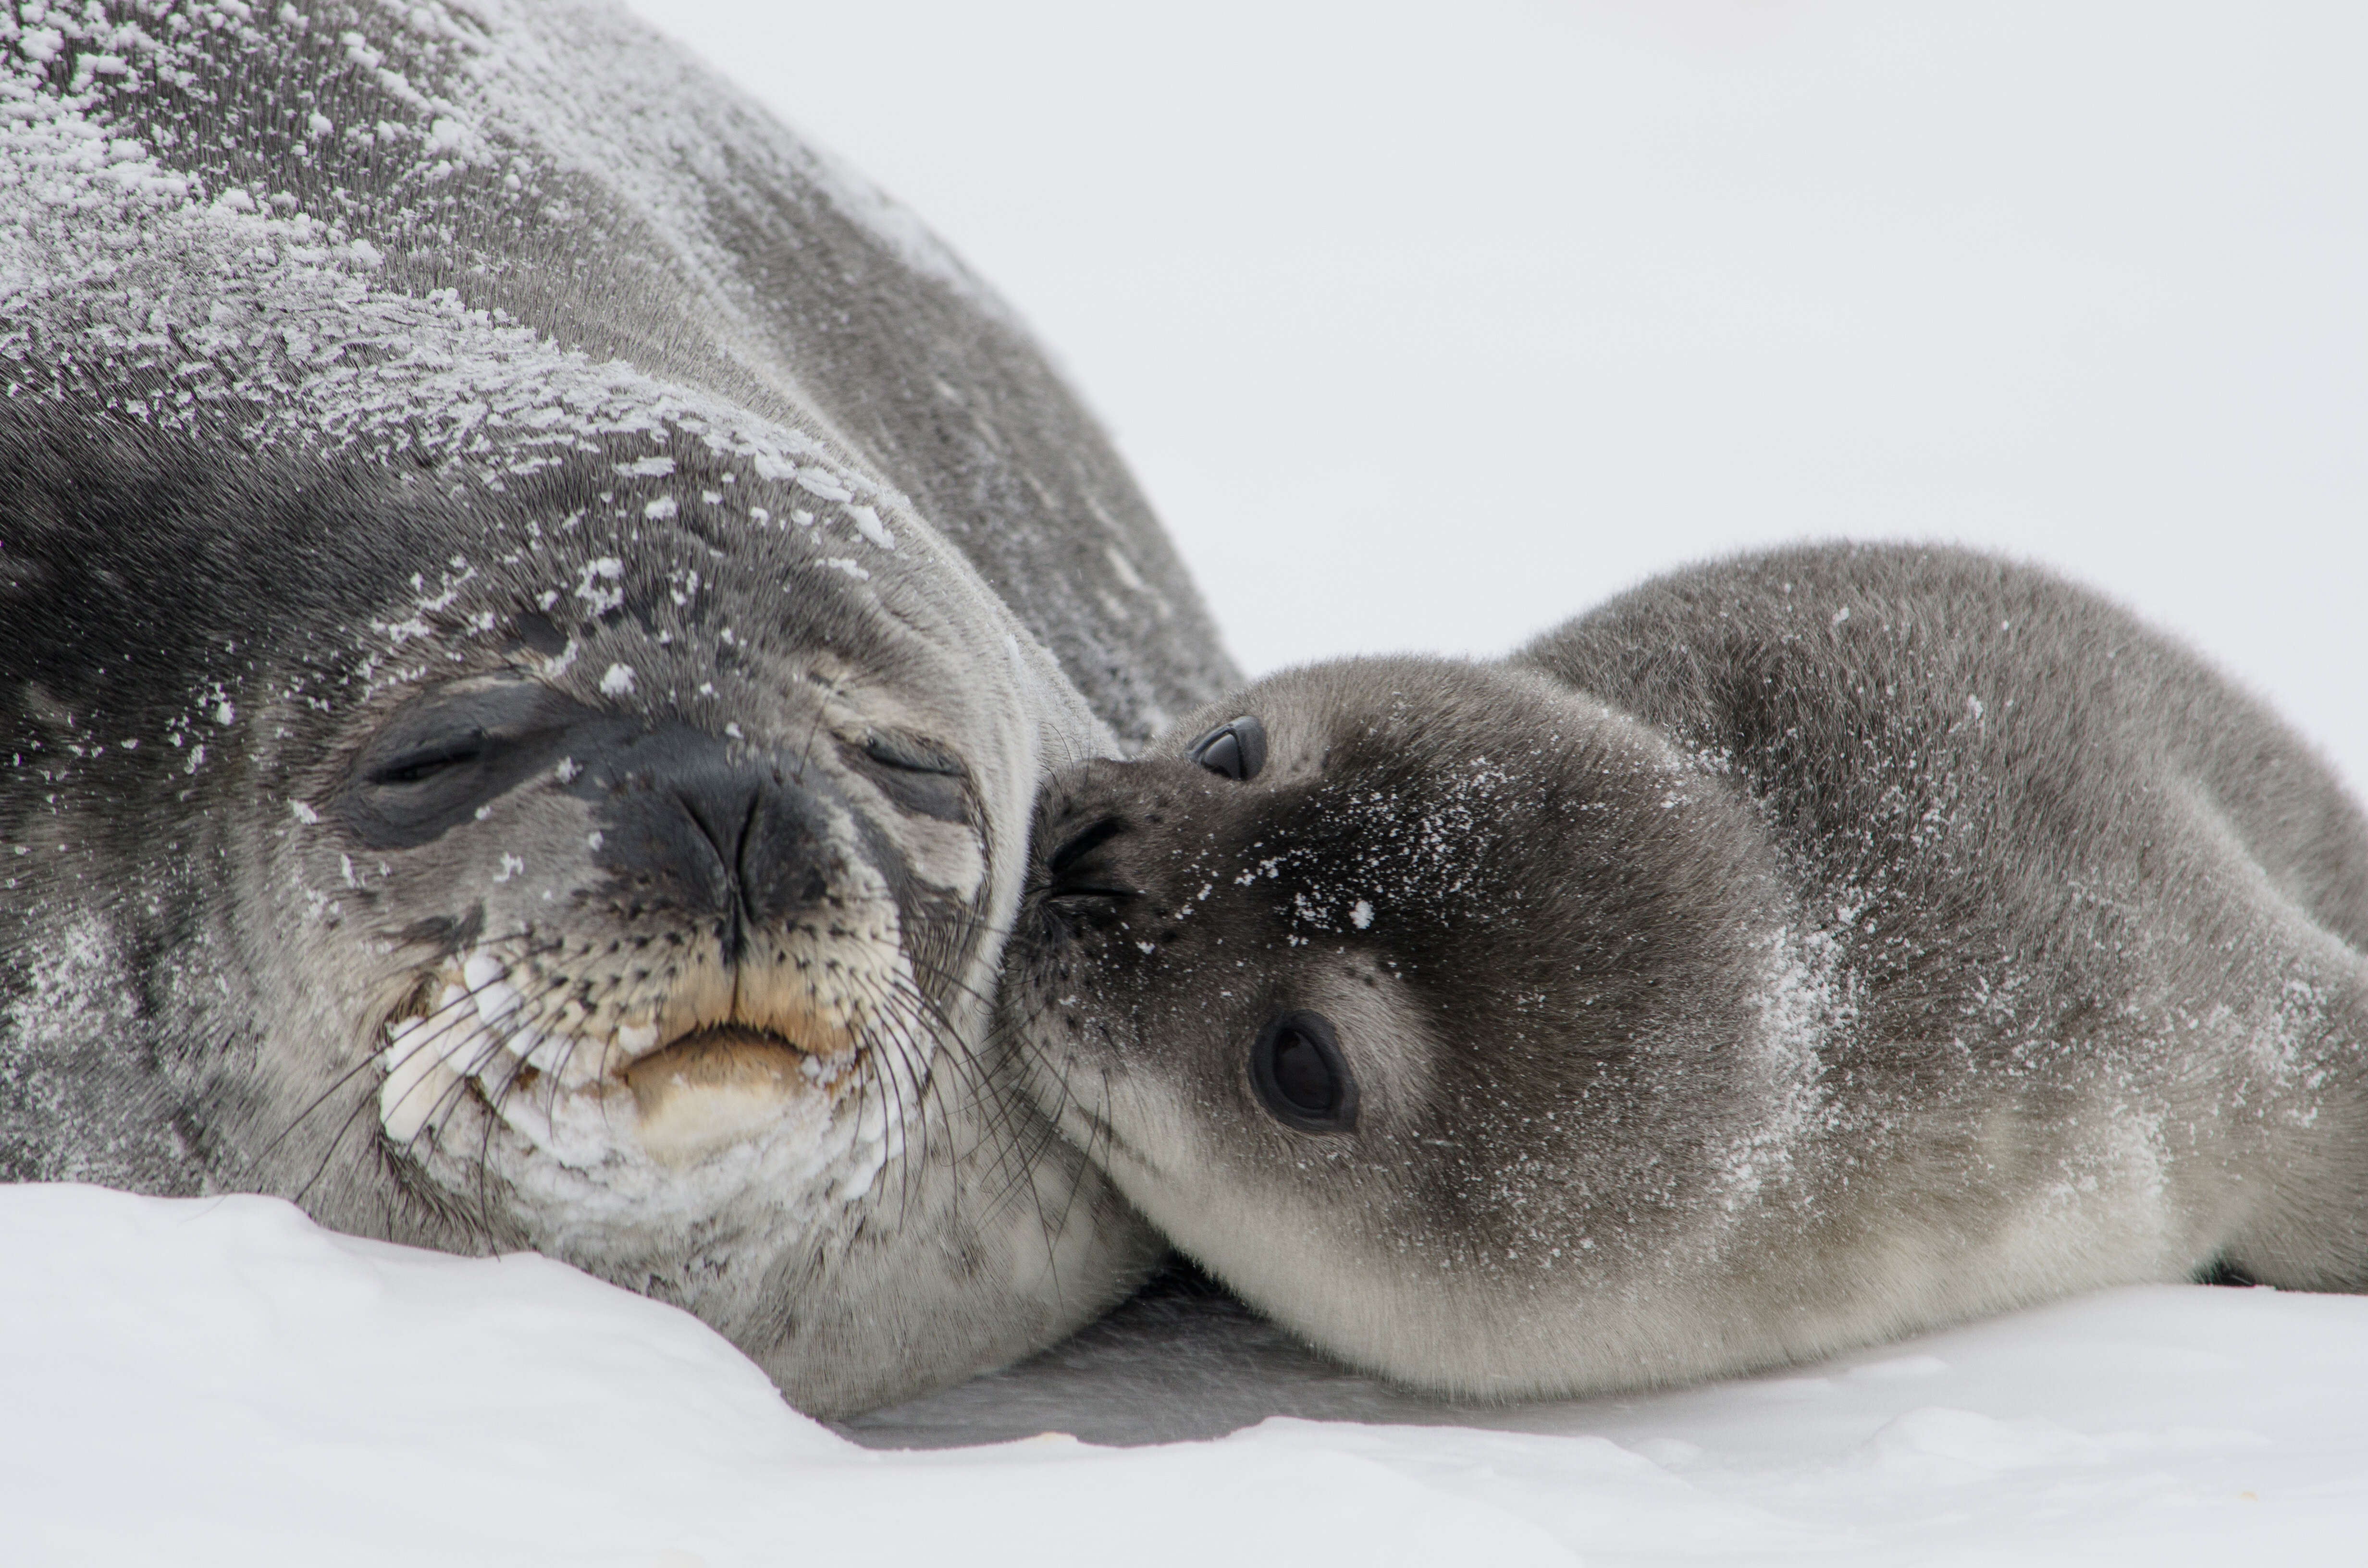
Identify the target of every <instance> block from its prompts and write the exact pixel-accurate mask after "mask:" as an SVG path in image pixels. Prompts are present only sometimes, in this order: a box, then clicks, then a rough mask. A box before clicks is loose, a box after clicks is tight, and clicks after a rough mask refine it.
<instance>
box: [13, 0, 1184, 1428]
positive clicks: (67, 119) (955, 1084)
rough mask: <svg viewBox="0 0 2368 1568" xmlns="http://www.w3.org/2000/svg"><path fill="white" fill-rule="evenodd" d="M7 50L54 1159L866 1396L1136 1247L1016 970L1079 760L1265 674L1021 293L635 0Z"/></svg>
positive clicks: (23, 600) (24, 841)
mask: <svg viewBox="0 0 2368 1568" xmlns="http://www.w3.org/2000/svg"><path fill="white" fill-rule="evenodd" d="M10 36H11V37H12V38H15V39H16V40H17V42H16V43H15V44H14V45H13V46H12V47H11V48H10V49H9V50H8V51H6V53H5V56H0V73H5V74H6V89H7V92H8V94H9V95H10V96H9V98H8V105H9V114H8V116H7V118H6V119H5V120H0V158H5V160H6V165H7V167H8V177H7V179H6V181H0V380H5V381H6V389H5V390H6V398H5V400H0V473H5V475H6V481H5V483H0V624H5V625H6V629H7V632H6V639H5V641H0V1176H6V1177H7V1178H9V1179H17V1180H24V1179H78V1180H90V1181H102V1182H108V1183H112V1184H116V1185H120V1186H125V1187H134V1188H139V1189H142V1190H146V1191H153V1192H168V1193H187V1192H203V1191H222V1190H253V1191H260V1192H268V1193H278V1194H281V1195H284V1196H287V1197H290V1198H293V1199H297V1200H298V1201H300V1202H301V1203H302V1204H303V1205H304V1206H305V1208H306V1209H307V1210H310V1211H311V1212H312V1213H313V1214H314V1215H315V1216H317V1217H319V1218H320V1219H322V1220H324V1221H326V1222H328V1223H330V1224H333V1225H336V1226H339V1227H342V1228H345V1229H347V1230H351V1231H355V1232H359V1233H368V1234H372V1235H381V1236H387V1237H392V1238H393V1239H396V1240H401V1241H405V1242H413V1243H418V1244H427V1245H431V1246H438V1247H447V1248H453V1249H458V1250H478V1249H483V1248H488V1247H503V1248H508V1247H518V1246H531V1247H535V1248H539V1249H541V1250H544V1251H547V1252H550V1253H552V1254H553V1255H555V1256H561V1257H564V1258H566V1259H569V1260H571V1261H573V1262H575V1263H578V1264H580V1265H582V1266H583V1267H586V1268H589V1269H592V1270H594V1271H596V1272H598V1273H600V1274H602V1275H605V1276H606V1277H608V1278H611V1279H615V1280H617V1281H619V1282H620V1283H623V1284H626V1285H629V1286H631V1287H632V1288H634V1289H636V1290H645V1291H649V1292H651V1293H653V1294H655V1295H658V1296H661V1297H664V1298H666V1299H667V1300H671V1301H677V1302H679V1303H681V1304H683V1305H685V1306H687V1307H689V1308H690V1309H692V1310H693V1311H696V1312H699V1313H700V1314H701V1315H702V1316H704V1317H706V1318H707V1319H708V1320H709V1321H710V1322H712V1323H713V1324H715V1325H716V1326H717V1327H719V1328H721V1329H722V1330H723V1331H724V1332H725V1333H726V1334H728V1335H731V1336H732V1337H733V1338H734V1340H735V1341H736V1342H737V1343H739V1344H740V1345H741V1346H743V1347H744V1348H745V1349H746V1350H747V1351H748V1352H749V1353H750V1354H751V1355H752V1356H754V1357H756V1358H757V1360H758V1361H760V1362H761V1363H762V1364H763V1365H764V1366H765V1367H766V1368H767V1369H768V1370H769V1371H770V1372H771V1373H772V1374H773V1376H774V1377H775V1378H776V1379H777V1380H778V1381H780V1384H781V1386H782V1387H783V1388H784V1389H785V1390H786V1391H787V1392H789V1393H790V1394H791V1397H792V1398H793V1399H795V1400H796V1401H797V1402H798V1403H800V1404H802V1405H803V1406H804V1407H805V1408H807V1409H809V1410H813V1411H816V1412H818V1413H834V1412H843V1411H848V1410H854V1409H859V1408H861V1407H864V1406H866V1405H870V1404H874V1403H881V1402H882V1401H886V1400H891V1399H895V1398H899V1397H904V1396H906V1395H909V1394H912V1393H915V1392H919V1391H921V1390H923V1389H926V1388H929V1387H932V1386H935V1385H937V1384H939V1383H943V1382H945V1381H950V1380H952V1379H957V1378H960V1377H962V1376H964V1375H966V1374H968V1373H971V1372H973V1371H975V1370H977V1369H981V1368H984V1367H988V1366H993V1365H996V1364H998V1363H1000V1362H1002V1361H1006V1360H1008V1359H1010V1358H1013V1357H1015V1356H1017V1355H1019V1354H1021V1353H1023V1352H1024V1351H1026V1350H1027V1349H1029V1348H1030V1347H1031V1346H1037V1345H1041V1344H1043V1343H1046V1342H1048V1341H1050V1340H1052V1339H1053V1338H1055V1337H1057V1336H1058V1335H1061V1334H1063V1333H1064V1332H1066V1331H1067V1330H1068V1329H1069V1328H1070V1327H1072V1326H1074V1325H1075V1324H1077V1323H1078V1322H1080V1321H1083V1320H1084V1319H1086V1318H1087V1317H1088V1316H1090V1315H1092V1314H1093V1313H1094V1312H1098V1311H1099V1310H1100V1309H1101V1308H1102V1307H1103V1306H1104V1305H1106V1304H1107V1303H1108V1302H1109V1301H1111V1300H1113V1299H1115V1298H1116V1297H1117V1296H1118V1295H1120V1294H1121V1293H1123V1291H1124V1290H1126V1289H1128V1288H1129V1286H1130V1285H1131V1284H1132V1282H1133V1280H1134V1279H1135V1278H1138V1277H1139V1276H1140V1274H1141V1273H1142V1271H1143V1270H1144V1268H1145V1267H1147V1266H1148V1263H1149V1261H1150V1259H1151V1258H1152V1256H1154V1255H1155V1254H1156V1250H1157V1249H1156V1244H1155V1243H1154V1241H1153V1240H1152V1239H1151V1237H1150V1236H1149V1234H1148V1233H1147V1232H1146V1231H1145V1230H1144V1227H1143V1225H1142V1223H1141V1221H1139V1220H1138V1219H1136V1218H1135V1217H1134V1216H1133V1215H1132V1214H1131V1213H1130V1212H1129V1211H1128V1210H1127V1209H1126V1208H1125V1206H1124V1205H1123V1204H1122V1203H1121V1202H1120V1201H1119V1200H1117V1199H1115V1198H1114V1197H1113V1196H1112V1195H1111V1194H1110V1190H1109V1188H1108V1187H1107V1184H1106V1183H1105V1182H1104V1181H1103V1179H1102V1178H1101V1177H1100V1176H1099V1175H1098V1174H1097V1173H1095V1172H1094V1171H1092V1170H1091V1169H1090V1168H1088V1167H1087V1166H1086V1165H1084V1164H1083V1163H1082V1162H1081V1161H1080V1160H1079V1159H1078V1157H1077V1155H1076V1153H1075V1152H1074V1151H1072V1150H1068V1149H1066V1148H1064V1147H1063V1146H1062V1145H1061V1144H1060V1143H1059V1142H1058V1140H1057V1139H1056V1138H1053V1136H1051V1134H1050V1131H1049V1129H1048V1128H1047V1127H1046V1125H1045V1123H1044V1122H1043V1120H1042V1119H1041V1118H1039V1117H1038V1116H1037V1115H1036V1114H1035V1113H1034V1112H1033V1110H1032V1109H1031V1108H1030V1106H1029V1105H1028V1103H1027V1101H1026V1100H1025V1099H1024V1097H1022V1096H1019V1095H1018V1094H1017V1093H1016V1092H1015V1091H1014V1090H1013V1089H1012V1088H1011V1087H1010V1085H1009V1083H1008V1073H1007V1069H1006V1063H1005V1062H1004V1061H1003V1059H1002V1057H1001V1056H1000V1055H999V1054H998V1052H997V1051H996V1050H995V1049H993V1047H992V1045H991V1043H990V1040H989V1038H988V1029H987V1013H988V1005H987V1000H986V998H987V996H988V994H990V993H991V991H992V989H993V986H994V983H995V978H996V972H997V967H998V959H999V953H1000V949H1001V945H1002V934H1003V932H1004V931H1005V930H1006V929H1007V928H1008V923H1009V920H1010V917H1011V915H1012V912H1013V910H1014V909H1015V907H1016V903H1017V898H1018V892H1019V883H1020V879H1021V875H1022V871H1023V869H1024V864H1025V855H1026V850H1025V844H1026V835H1027V831H1028V817H1029V811H1030V805H1031V802H1032V799H1033V794H1034V790H1035V786H1036V782H1037V780H1038V779H1039V778H1040V777H1041V776H1042V773H1043V772H1044V771H1045V770H1046V769H1047V768H1048V767H1050V766H1051V765H1052V764H1053V763H1055V762H1062V761H1069V760H1074V759H1076V758H1077V757H1079V756H1087V755H1094V754H1097V753H1109V752H1112V751H1115V750H1117V749H1119V747H1120V746H1121V745H1123V744H1133V743H1136V742H1139V741H1140V740H1141V739H1142V738H1143V737H1144V736H1145V735H1147V734H1149V733H1152V732H1153V731H1155V730H1156V729H1157V728H1159V727H1160V726H1161V724H1162V723H1163V722H1164V720H1165V716H1166V715H1167V714H1168V713H1170V712H1172V711H1175V710H1178V709H1181V708H1187V707H1190V706H1192V705H1194V704H1197V703H1199V702H1201V701H1204V700H1205V699H1207V698H1208V697H1209V696H1210V695H1211V694H1212V693H1213V692H1215V691H1217V690H1219V689H1222V688H1223V687H1224V684H1225V683H1226V682H1227V680H1228V679H1229V678H1231V675H1230V671H1229V670H1228V668H1227V666H1226V665H1225V663H1224V657H1223V655H1222V654H1221V653H1218V652H1217V651H1216V644H1215V640H1214V638H1213V636H1212V632H1211V631H1210V629H1209V626H1208V623H1207V621H1206V619H1205V617H1204V616H1203V614H1202V612H1201V608H1200V607H1199V604H1198V601H1197V598H1196V597H1195V595H1194V593H1193V591H1192V588H1191V586H1190V584H1189V582H1187V581H1186V579H1185V577H1184V575H1183V573H1182V571H1181V568H1180V566H1179V565H1178V562H1177V561H1176V559H1175V557H1174V555H1173V553H1172V551H1170V550H1169V548H1168V547H1167V543H1166V541H1165V540H1164V539H1163V538H1162V536H1161V534H1160V533H1159V530H1158V528H1157V527H1156V523H1155V522H1154V520H1153V519H1152V517H1151V516H1150V514H1149V513H1148V511H1147V510H1146V508H1145V507H1144V503H1143V501H1142V500H1141V498H1140V496H1139V495H1138V494H1137V493H1136V491H1135V490H1134V488H1133V485H1132V483H1130V481H1129V480H1128V478H1127V476H1126V475H1125V473H1124V472H1123V471H1122V469H1121V466H1120V465H1119V463H1118V461H1117V460H1116V458H1115V457H1114V456H1113V454H1112V453H1111V451H1110V448H1109V446H1108V444H1107V443H1106V442H1105V441H1104V440H1103V438H1102V437H1101V436H1100V434H1099V432H1098V430H1097V429H1096V428H1095V427H1094V426H1093V424H1092V422H1091V421H1090V419H1089V418H1088V417H1087V415H1085V414H1084V413H1083V411H1082V410H1081V409H1080V408H1079V407H1078V406H1077V404H1076V402H1075V401H1074V400H1073V399H1072V398H1071V397H1070V395H1069V394H1068V392H1066V391H1065V390H1064V388H1063V386H1062V385H1061V383H1060V381H1059V380H1058V379H1057V377H1056V376H1055V375H1054V374H1053V372H1052V371H1051V369H1049V368H1048V367H1047V365H1046V364H1045V362H1044V360H1043V359H1042V357H1041V356H1040V355H1039V354H1038V352H1037V351H1036V350H1035V348H1034V347H1032V346H1031V344H1030V341H1029V340H1028V338H1027V336H1026V335H1025V334H1024V333H1023V332H1022V331H1021V330H1020V329H1019V327H1018V326H1017V324H1015V323H1014V322H1013V321H1012V320H1011V319H1010V317H1009V315H1008V312H1006V311H1005V310H1004V309H1003V307H1002V306H1001V305H1000V304H999V303H998V302H997V301H996V300H995V299H994V298H993V297H992V296H991V295H990V294H989V293H988V292H987V291H986V290H985V289H984V288H983V287H982V286H980V285H979V284H978V283H977V281H976V280H975V279H973V278H971V277H970V276H969V275H968V274H967V273H966V272H965V271H964V270H963V269H962V267H961V266H960V264H959V263H957V262H955V261H954V260H953V259H952V258H951V256H948V255H946V254H945V252H944V251H943V249H942V248H941V247H939V245H938V244H937V242H936V241H935V240H934V239H932V238H931V237H930V236H929V235H928V233H926V232H924V231H922V230H921V229H920V228H919V227H918V225H917V224H916V223H915V222H913V221H912V220H911V219H910V218H909V217H908V216H907V215H905V214H904V213H902V212H901V211H899V210H896V209H895V208H894V206H893V205H892V204H890V203H889V202H887V201H886V200H885V199H882V198H881V197H880V196H879V195H878V194H877V193H876V192H873V191H871V189H870V188H869V187H866V186H864V185H863V184H862V182H861V181H860V180H859V179H856V178H854V177H853V176H848V175H847V174H846V173H844V172H843V171H840V170H838V169H837V168H836V167H835V166H834V165H831V164H830V163H829V162H828V161H827V160H826V159H825V158H823V157H821V156H820V155H818V154H817V153H814V151H813V150H811V149H809V148H807V147H805V146H803V145H802V144H801V143H799V142H796V141H795V140H793V139H791V137H790V136H788V135H787V134H786V133H784V132H783V131H781V130H780V128H779V127H778V126H777V125H775V124H774V123H773V122H772V121H771V120H770V119H768V118H767V117H766V116H765V115H764V114H763V113H761V112H760V111H758V110H757V109H756V108H753V107H752V106H750V105H749V104H747V103H746V101H745V100H743V99H742V98H741V97H739V96H738V95H736V94H735V93H734V92H732V91H731V90H730V89H729V88H727V87H725V86H723V85H722V84H720V83H718V82H717V81H715V80H714V79H713V78H712V77H711V76H709V75H707V74H705V73H703V72H701V71H700V70H699V69H697V68H696V67H694V66H693V65H691V64H690V63H689V62H686V61H685V60H683V59H682V58H681V57H680V56H679V55H677V53H676V52H675V51H672V50H671V49H670V48H668V47H667V46H666V44H665V43H664V42H663V41H662V40H658V39H656V38H655V37H653V36H651V35H650V34H649V33H648V32H647V31H646V30H644V29H643V28H641V27H639V26H638V25H637V24H635V23H633V22H632V20H630V19H629V18H628V17H624V16H623V15H622V14H621V13H620V12H619V11H617V10H615V9H613V8H609V7H605V6H571V5H552V6H512V5H509V4H507V3H505V0H482V3H465V4H464V3H454V4H443V3H439V0H427V3H426V4H411V3H408V0H406V3H405V4H403V5H399V6H398V5H389V6H380V5H373V4H370V3H367V0H323V3H315V4H302V5H298V6H279V7H278V8H276V9H274V8H271V7H264V6H254V7H250V6H229V5H222V6H216V5H211V4H205V3H194V4H172V3H167V0H158V3H155V4H127V5H121V6H113V5H101V4H95V5H92V6H80V7H75V8H74V9H72V10H71V11H69V10H68V9H67V8H63V7H55V6H52V7H49V8H48V9H47V11H46V12H45V13H44V14H42V15H41V16H39V17H30V18H29V19H28V18H27V17H21V16H20V17H18V19H17V26H16V28H14V30H13V31H12V33H11V35H10ZM882 112H883V113H893V112H894V106H893V103H891V102H885V101H883V104H882ZM406 737H407V738H406ZM421 737H426V739H425V741H423V740H422V739H421ZM456 737H457V738H456ZM472 737H473V738H472ZM481 742H482V743H483V744H482V745H480V743H481ZM423 745H424V746H425V748H426V749H425V750H423V749H422V747H423ZM406 747H407V748H408V750H407V751H406V749H405V748H406ZM439 747H440V748H441V749H440V750H439V749H438V748H439ZM472 747H473V748H477V749H474V750H472V749H471V748H472ZM481 752H482V755H480V753H481ZM423 758H424V759H425V760H422V759H423ZM406 759H407V760H406ZM456 759H457V760H456ZM529 764H530V765H531V766H529ZM456 780H457V782H456ZM438 791H441V792H442V793H441V794H438ZM701 791H705V793H704V794H702V793H701ZM425 797H434V799H433V800H431V801H430V802H429V803H430V804H431V805H433V804H435V802H436V801H442V804H441V805H438V806H437V807H436V810H435V811H433V812H428V811H427V810H426V809H425V808H422V807H420V806H419V805H418V801H419V799H421V798H425ZM726 797H729V799H728V801H726ZM677 799H678V800H679V801H680V803H681V804H680V809H677V806H676V803H675V802H676V801H677ZM390 801H392V802H393V803H392V804H390V803H389V802H390ZM405 801H409V802H410V803H409V804H405V803H404V802H405ZM715 801H725V803H726V804H728V805H729V807H730V810H731V812H732V815H731V819H730V820H729V821H710V820H708V815H712V813H708V815H702V812H707V808H708V806H710V805H712V804H714V802H715ZM744 806H745V811H746V814H745V820H744V815H743V808H744ZM405 812H408V813H409V814H408V815H405V814H404V813H405ZM390 813H392V814H390ZM768 813H769V814H768ZM735 835H736V836H735ZM710 840H712V844H713V848H712V852H711V851H710V849H709V848H708V847H707V844H708V843H709V841H710ZM782 846H791V848H783V847H782ZM792 849H793V851H794V852H792ZM702 857H705V858H702ZM768 901H769V902H768Z"/></svg>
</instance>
